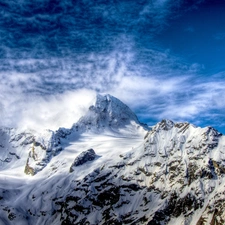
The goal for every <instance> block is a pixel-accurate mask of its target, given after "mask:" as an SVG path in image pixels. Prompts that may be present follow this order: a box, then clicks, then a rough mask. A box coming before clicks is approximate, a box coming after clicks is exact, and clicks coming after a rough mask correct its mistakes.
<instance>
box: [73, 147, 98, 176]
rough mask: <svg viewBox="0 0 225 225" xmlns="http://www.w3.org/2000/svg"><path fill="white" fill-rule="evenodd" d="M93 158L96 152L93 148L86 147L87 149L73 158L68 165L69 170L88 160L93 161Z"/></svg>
mask: <svg viewBox="0 0 225 225" xmlns="http://www.w3.org/2000/svg"><path fill="white" fill-rule="evenodd" d="M95 158H96V154H95V151H94V150H93V149H88V150H87V151H84V152H82V153H81V154H80V155H78V156H77V157H76V159H75V160H74V162H73V164H72V165H71V167H70V172H73V171H74V167H77V166H81V165H83V164H84V163H86V162H88V161H93V160H94V159H95Z"/></svg>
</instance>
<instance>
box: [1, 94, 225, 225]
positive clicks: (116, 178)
mask: <svg viewBox="0 0 225 225" xmlns="http://www.w3.org/2000/svg"><path fill="white" fill-rule="evenodd" d="M0 148H1V150H2V151H1V163H2V164H1V165H0V166H1V173H0V180H1V183H0V203H1V204H0V210H1V215H0V221H1V223H3V224H91V225H95V224H96V225H99V224H104V225H106V224H110V225H111V224H121V225H122V224H146V225H153V224H154V225H155V224H170V225H172V224H173V225H176V224H177V225H181V224H185V225H188V224H190V225H204V224H205V225H206V224H210V225H213V224H215V225H216V224H221V225H222V224H224V223H225V213H224V212H225V201H224V196H225V195H224V193H225V180H224V175H225V137H224V136H222V135H221V134H220V133H218V132H217V131H216V130H215V129H213V128H211V127H207V128H199V127H195V126H193V125H191V124H189V123H174V122H172V121H170V120H162V121H161V122H159V123H158V124H156V125H155V126H154V127H152V128H151V129H148V130H146V127H143V125H142V124H141V123H140V122H139V121H138V119H137V117H136V116H135V115H134V114H133V113H132V111H131V110H130V109H129V108H128V107H127V106H126V105H124V104H123V103H122V102H121V101H119V100H118V99H116V98H114V97H112V96H109V95H106V96H97V98H96V102H95V104H94V105H93V106H91V107H90V108H89V111H88V112H87V114H86V115H84V116H83V117H82V118H81V119H80V120H79V121H78V122H77V123H75V124H74V126H73V127H72V128H71V129H65V128H60V129H59V130H58V131H55V132H54V131H45V132H43V133H37V132H36V133H35V132H34V133H32V132H23V133H18V131H16V130H15V129H7V128H4V129H3V128H2V129H1V138H0ZM24 171H25V173H26V174H30V175H33V176H27V175H25V174H24ZM15 174H16V175H15Z"/></svg>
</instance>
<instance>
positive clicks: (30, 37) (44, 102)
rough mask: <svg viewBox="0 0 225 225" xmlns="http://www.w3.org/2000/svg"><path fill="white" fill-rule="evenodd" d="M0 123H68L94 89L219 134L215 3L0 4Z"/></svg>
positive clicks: (220, 78)
mask: <svg viewBox="0 0 225 225" xmlns="http://www.w3.org/2000/svg"><path fill="white" fill-rule="evenodd" d="M0 9H1V10H0V34H1V35H0V61H1V63H0V79H1V82H0V90H1V92H0V124H1V125H4V126H12V127H14V126H24V127H30V128H35V127H36V128H37V129H38V128H43V127H44V128H47V127H48V128H51V129H57V127H59V126H66V127H70V126H71V125H72V123H74V122H76V120H77V119H78V118H79V116H81V115H82V114H83V113H84V112H85V110H86V109H87V106H88V105H89V104H91V101H92V100H93V98H94V95H95V93H109V94H112V95H114V96H116V97H118V98H119V99H121V100H122V101H124V102H125V103H126V104H127V105H128V106H129V107H130V108H131V109H132V110H133V111H134V112H135V113H136V114H137V115H138V117H139V119H140V120H141V121H142V122H147V123H148V124H149V125H153V124H155V123H156V122H158V121H160V120H162V119H164V118H168V119H172V120H174V121H189V122H191V123H193V124H195V125H196V126H202V127H204V126H213V127H215V128H217V129H218V130H219V131H220V132H223V133H225V116H224V111H225V101H224V100H225V99H224V96H225V85H224V75H225V64H224V59H225V57H224V56H225V26H224V25H225V14H224V10H225V1H222V0H215V1H204V0H199V1H193V2H192V1H184V0H173V1H172V0H148V1H147V0H137V1H128V0H126V1H125V0H124V1H116V0H111V1H100V0H96V1H86V0H76V1H74V0H61V1H59V0H34V1H28V0H19V1H11V0H7V1H6V0H2V1H0Z"/></svg>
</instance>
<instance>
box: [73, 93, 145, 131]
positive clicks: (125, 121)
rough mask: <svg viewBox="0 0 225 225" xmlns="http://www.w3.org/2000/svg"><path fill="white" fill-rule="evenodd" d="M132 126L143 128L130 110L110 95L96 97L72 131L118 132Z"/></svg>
mask: <svg viewBox="0 0 225 225" xmlns="http://www.w3.org/2000/svg"><path fill="white" fill-rule="evenodd" d="M128 125H130V126H132V127H133V129H134V130H135V128H136V127H140V126H144V124H141V123H140V122H139V121H138V118H137V116H136V115H135V114H134V113H133V112H132V111H131V110H130V108H129V107H128V106H127V105H125V104H124V103H122V102H121V101H120V100H119V99H117V98H115V97H113V96H111V95H104V96H102V95H100V94H98V95H97V96H96V101H95V104H94V105H92V106H90V107H89V111H88V112H87V113H86V115H85V116H83V117H81V118H80V120H79V121H78V122H77V123H76V124H74V125H73V129H74V130H76V131H79V132H85V131H90V130H91V131H95V132H99V131H102V130H108V131H114V132H118V130H119V129H122V128H126V126H128Z"/></svg>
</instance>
